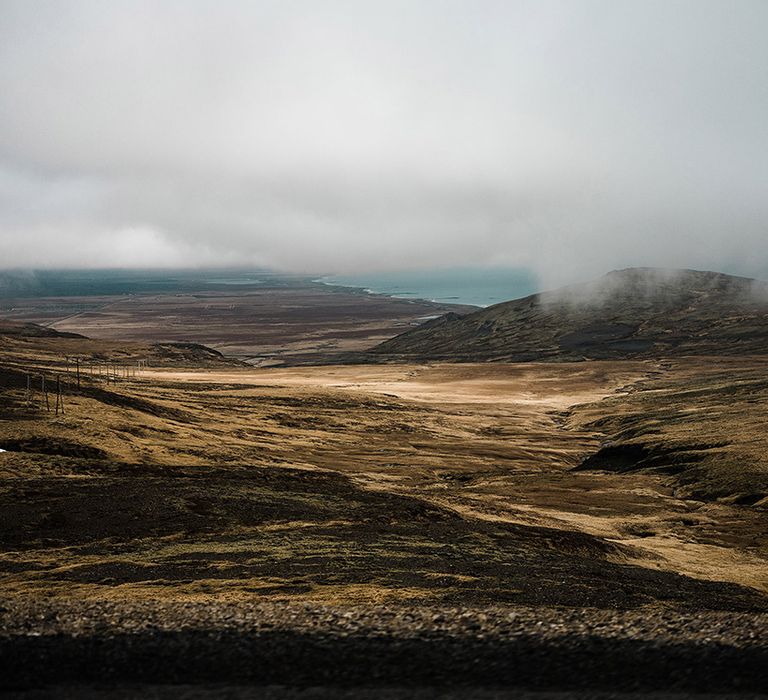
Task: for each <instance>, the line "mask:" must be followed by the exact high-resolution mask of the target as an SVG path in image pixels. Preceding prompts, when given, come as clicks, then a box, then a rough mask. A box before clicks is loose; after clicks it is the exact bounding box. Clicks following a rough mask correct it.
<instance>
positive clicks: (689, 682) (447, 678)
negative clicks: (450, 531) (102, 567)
mask: <svg viewBox="0 0 768 700" xmlns="http://www.w3.org/2000/svg"><path fill="white" fill-rule="evenodd" d="M766 630H768V614H764V613H739V614H735V613H725V612H702V613H681V612H678V611H676V610H673V609H658V608H656V609H643V610H634V611H606V610H595V609H565V608H559V609H547V608H511V607H510V608H506V607H494V608H486V609H468V608H437V607H419V608H417V609H415V608H409V607H375V608H331V607H316V606H309V605H301V604H287V603H286V604H280V603H270V604H259V603H244V602H237V603H224V602H216V603H210V602H204V603H203V602H192V603H188V602H167V603H158V602H133V603H120V602H106V601H70V602H55V603H54V602H50V603H43V602H39V601H35V602H24V601H13V602H6V603H4V604H3V607H2V612H0V678H2V683H3V685H4V687H5V688H6V689H7V690H9V691H13V695H15V696H17V697H39V696H42V695H40V694H39V693H40V692H45V691H44V690H43V691H37V690H35V689H41V688H42V689H45V688H49V689H50V688H51V687H52V686H53V687H54V688H57V689H58V690H59V691H61V689H62V688H66V687H67V685H68V684H70V683H72V684H78V686H89V685H90V686H92V685H93V684H98V686H99V687H101V688H103V687H104V686H105V685H107V686H112V687H115V686H117V687H118V688H125V687H128V686H130V687H136V686H137V685H146V686H147V687H155V686H157V685H158V684H160V685H166V684H174V685H177V686H182V685H183V686H187V692H188V693H192V694H190V695H189V697H194V696H195V695H194V693H193V691H192V690H191V689H190V688H193V687H194V686H196V685H197V684H201V685H200V686H199V687H208V688H210V687H211V684H214V685H219V684H226V685H227V686H232V687H236V688H240V689H241V693H240V694H237V693H235V694H234V695H231V697H250V695H248V694H243V693H245V691H244V690H243V688H244V687H250V688H251V690H253V688H254V686H256V687H260V688H262V689H264V688H269V687H272V686H281V687H283V688H284V691H285V692H284V693H283V694H282V695H279V697H294V696H295V697H310V696H311V697H335V696H337V695H339V694H342V689H345V690H344V694H345V695H346V693H348V692H351V691H352V689H356V690H357V691H359V692H360V693H362V694H361V695H360V694H358V695H356V697H366V696H369V697H374V696H375V697H390V695H389V694H388V693H389V692H390V691H391V692H395V691H394V690H392V689H393V688H398V689H399V691H398V693H399V694H397V695H396V696H397V697H401V696H404V695H405V696H412V697H436V696H437V695H434V693H436V692H437V691H438V690H439V689H441V688H442V689H451V696H454V697H503V695H496V694H495V693H496V691H498V692H501V689H506V691H508V690H509V689H510V688H515V689H518V690H525V691H530V692H534V691H535V692H537V693H539V692H545V691H546V692H557V693H559V692H563V691H569V692H579V693H580V694H581V695H582V696H584V694H585V693H586V694H590V693H615V692H621V693H638V692H640V693H649V692H661V691H664V692H672V691H674V692H677V693H681V694H684V695H687V694H691V693H714V694H723V693H738V694H739V695H740V696H746V695H749V694H755V693H760V692H765V691H766V689H768V635H766ZM285 687H289V688H293V689H294V690H293V691H289V690H286V689H285ZM307 688H315V689H318V688H319V689H320V690H316V692H315V691H313V693H312V694H311V695H306V694H305V693H304V691H302V692H299V690H300V689H305V690H306V689H307ZM322 689H325V690H322ZM332 689H335V690H332ZM386 689H390V690H389V691H387V690H386ZM385 691H386V692H385ZM506 691H505V692H506ZM115 692H118V691H117V690H116V691H115ZM446 692H447V691H446ZM35 693H38V694H37V695H35ZM291 693H293V694H291ZM371 693H373V695H371ZM376 693H378V694H376ZM381 693H384V694H381ZM410 693H414V694H413V695H411V694H410ZM160 696H161V695H157V697H160ZM440 696H441V697H442V695H440ZM121 697H122V696H121ZM264 697H272V695H269V694H267V695H264ZM275 697H277V696H275ZM350 697H351V696H350Z"/></svg>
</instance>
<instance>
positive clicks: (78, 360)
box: [75, 357, 80, 391]
mask: <svg viewBox="0 0 768 700" xmlns="http://www.w3.org/2000/svg"><path fill="white" fill-rule="evenodd" d="M75 367H76V368H77V390H78V391H80V358H79V357H76V358H75Z"/></svg>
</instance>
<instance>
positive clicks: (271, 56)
mask: <svg viewBox="0 0 768 700" xmlns="http://www.w3.org/2000/svg"><path fill="white" fill-rule="evenodd" d="M0 16H2V21H1V22H0V266H2V267H67V266H70V267H77V266H96V267H104V266H190V265H192V266H196V265H233V264H241V265H254V266H277V267H281V268H285V269H291V270H300V271H312V272H321V271H322V272H361V271H366V270H380V269H395V268H403V267H408V268H413V267H419V266H424V267H430V266H455V265H463V266H466V265H471V264H476V265H483V264H495V265H510V266H514V267H520V266H527V267H530V268H531V269H533V270H535V271H536V272H537V273H538V274H539V275H540V276H541V278H542V280H543V283H544V285H545V286H555V285H557V284H560V283H562V282H568V281H573V280H576V279H580V278H584V277H587V276H593V275H595V274H599V273H602V272H605V271H606V270H608V269H612V268H621V267H628V266H636V265H649V266H663V267H693V268H699V269H720V270H726V271H729V272H738V273H742V274H746V275H765V274H766V273H768V265H766V264H765V263H764V260H766V253H768V236H766V231H767V230H768V198H766V197H765V192H766V188H767V187H768V159H767V158H766V157H765V156H764V155H763V154H764V153H765V152H766V150H767V149H768V92H766V90H765V84H766V80H767V79H768V76H766V68H765V67H766V65H768V44H767V43H766V42H765V40H764V36H763V34H764V31H763V30H764V27H765V26H768V5H766V3H764V2H762V1H761V0H742V2H739V3H731V2H725V0H723V1H713V0H695V1H694V0H686V1H684V0H672V1H665V2H657V1H655V0H650V1H648V2H643V3H637V2H630V1H629V0H610V1H609V0H580V1H578V2H572V1H571V0H567V1H566V0H560V1H556V0H537V1H536V2H534V1H533V0H531V1H526V0H521V1H518V2H497V1H493V0H485V1H481V2H469V1H462V2H459V1H455V0H447V1H443V0H441V1H439V2H438V1H437V0H424V1H422V2H419V3H412V2H404V1H403V2H399V1H390V2H386V3H385V2H365V1H363V2H357V1H356V2H349V1H342V0H335V1H330V0H327V1H321V2H316V1H312V2H309V1H300V0H288V1H287V2H286V1H281V2H272V1H268V0H263V1H262V2H245V1H243V2H238V1H235V0H230V1H229V2H223V3H221V2H213V1H212V0H211V1H203V0H184V1H183V2H182V1H181V0H168V1H167V2H163V3H155V2H149V1H148V0H147V1H142V0H132V1H131V2H121V1H118V0H108V1H105V2H100V3H92V2H85V1H79V0H73V1H72V2H67V3H60V2H55V1H53V0H51V1H41V2H35V3H30V2H26V1H14V0H0Z"/></svg>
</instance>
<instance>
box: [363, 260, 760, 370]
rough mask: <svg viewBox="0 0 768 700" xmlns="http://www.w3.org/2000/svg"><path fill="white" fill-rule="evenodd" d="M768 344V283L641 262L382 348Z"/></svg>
mask: <svg viewBox="0 0 768 700" xmlns="http://www.w3.org/2000/svg"><path fill="white" fill-rule="evenodd" d="M765 352H768V283H764V282H759V281H757V280H752V279H747V278H744V277H734V276H731V275H725V274H721V273H716V272H698V271H694V270H658V269H651V268H633V269H627V270H619V271H615V272H611V273H609V274H607V275H605V276H604V277H602V278H600V279H598V280H595V281H594V282H590V283H587V284H580V285H573V286H570V287H564V288H561V289H558V290H555V291H552V292H545V293H542V294H534V295H532V296H529V297H525V298H524V299H516V300H514V301H509V302H505V303H502V304H497V305H495V306H491V307H489V308H487V309H483V310H481V311H478V312H475V313H471V314H468V315H465V316H459V315H456V314H447V315H445V316H441V317H440V318H438V319H435V320H433V321H431V322H429V323H426V324H424V325H422V326H420V327H418V328H415V329H413V330H410V331H408V332H406V333H403V334H401V335H399V336H396V337H395V338H392V339H391V340H388V341H386V342H384V343H382V344H380V345H378V346H377V347H376V348H374V349H373V350H372V351H371V354H373V355H374V356H381V355H384V356H390V357H395V358H397V357H407V358H409V359H416V358H418V359H448V360H455V361H478V360H509V361H530V360H581V359H623V358H646V357H648V358H650V357H663V356H684V355H726V354H762V353H765Z"/></svg>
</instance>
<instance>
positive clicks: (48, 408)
mask: <svg viewBox="0 0 768 700" xmlns="http://www.w3.org/2000/svg"><path fill="white" fill-rule="evenodd" d="M40 389H41V390H42V392H43V396H45V410H46V411H48V413H50V412H51V404H50V403H49V401H48V389H46V388H45V375H44V374H41V375H40Z"/></svg>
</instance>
